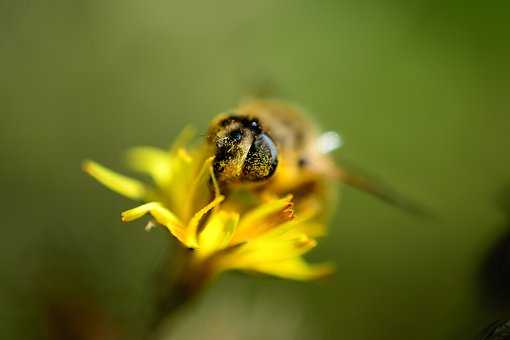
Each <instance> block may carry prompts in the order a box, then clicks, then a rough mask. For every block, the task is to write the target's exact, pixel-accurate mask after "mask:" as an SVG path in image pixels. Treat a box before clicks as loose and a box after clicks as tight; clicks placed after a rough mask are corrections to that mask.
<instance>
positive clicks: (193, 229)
mask: <svg viewBox="0 0 510 340" xmlns="http://www.w3.org/2000/svg"><path fill="white" fill-rule="evenodd" d="M224 199H225V197H224V196H221V195H220V196H218V197H216V198H215V199H214V200H213V201H212V202H210V203H209V204H207V205H206V206H205V207H203V208H202V209H200V210H199V211H198V212H197V213H196V214H195V215H193V217H192V218H191V220H190V222H189V223H188V226H187V227H186V237H185V240H186V242H185V243H184V244H185V245H186V246H188V247H189V248H197V247H198V241H197V230H198V224H199V223H200V220H201V219H202V218H203V217H204V215H205V214H207V213H208V212H209V211H210V210H211V209H213V208H214V207H216V206H218V205H219V204H220V203H221V202H222V201H223V200H224Z"/></svg>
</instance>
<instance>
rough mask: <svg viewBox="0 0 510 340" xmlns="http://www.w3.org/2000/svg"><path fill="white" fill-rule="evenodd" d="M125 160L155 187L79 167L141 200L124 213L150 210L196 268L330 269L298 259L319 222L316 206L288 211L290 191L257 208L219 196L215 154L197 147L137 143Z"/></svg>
mask: <svg viewBox="0 0 510 340" xmlns="http://www.w3.org/2000/svg"><path fill="white" fill-rule="evenodd" d="M128 160H129V163H130V165H131V167H132V168H133V169H134V170H137V171H141V172H144V173H147V174H149V175H150V176H151V177H152V179H153V181H154V186H150V185H147V184H144V183H142V182H140V181H138V180H135V179H132V178H128V177H125V176H123V175H120V174H118V173H115V172H113V171H111V170H109V169H107V168H105V167H103V166H101V165H99V164H97V163H95V162H92V161H86V162H85V163H84V165H83V168H84V170H85V172H87V173H88V174H89V175H91V176H92V177H94V178H95V179H96V180H98V181H99V182H101V183H102V184H103V185H105V186H106V187H108V188H110V189H111V190H113V191H116V192H117V193H119V194H121V195H124V196H126V197H129V198H131V199H134V200H138V201H142V202H146V203H144V204H142V205H140V206H138V207H135V208H133V209H130V210H127V211H125V212H123V213H122V215H121V216H122V220H123V221H124V222H129V221H133V220H136V219H139V218H141V217H142V216H144V215H146V214H149V215H151V216H152V217H153V219H154V220H155V221H156V222H157V223H159V224H161V225H163V226H165V227H167V228H168V230H169V231H170V233H171V234H172V235H173V236H175V238H176V239H177V240H178V241H179V242H180V243H181V244H182V245H183V246H185V247H187V248H190V249H192V252H191V254H192V261H191V262H192V263H193V265H194V266H195V268H206V269H204V271H207V272H208V273H209V274H210V275H214V274H217V273H220V272H222V271H225V270H230V269H237V270H244V271H254V272H260V273H265V274H270V275H274V276H279V277H284V278H291V279H296V280H308V279H314V278H318V277H322V276H324V275H326V274H328V273H330V272H331V270H332V269H331V267H330V266H329V265H327V264H321V265H310V264H308V263H307V262H306V261H305V260H304V259H303V257H302V255H303V254H305V253H306V252H308V251H309V250H311V249H312V248H313V247H315V245H316V241H315V238H316V237H319V236H322V235H323V234H324V226H323V225H322V224H318V223H316V222H314V221H313V217H314V211H313V210H314V209H309V210H308V211H303V212H301V215H299V214H298V216H294V211H293V206H292V196H291V195H288V196H286V197H283V198H279V199H271V200H269V201H267V202H263V203H260V204H258V205H256V206H255V207H251V206H243V204H242V203H240V202H232V201H228V200H225V196H223V195H221V194H220V190H219V187H218V184H217V183H216V179H215V177H214V173H213V170H212V160H213V158H212V157H207V152H206V150H205V149H204V148H203V147H195V148H192V149H186V148H184V147H183V146H182V143H178V144H176V145H175V146H174V147H172V148H171V149H170V150H169V151H167V150H161V149H157V148H152V147H140V148H135V149H133V150H131V151H130V152H129V154H128ZM224 201H225V202H224ZM151 225H152V224H149V226H151Z"/></svg>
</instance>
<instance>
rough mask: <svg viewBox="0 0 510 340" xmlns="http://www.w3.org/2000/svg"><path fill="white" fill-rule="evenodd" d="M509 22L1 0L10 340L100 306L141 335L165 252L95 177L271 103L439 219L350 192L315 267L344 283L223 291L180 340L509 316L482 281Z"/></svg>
mask: <svg viewBox="0 0 510 340" xmlns="http://www.w3.org/2000/svg"><path fill="white" fill-rule="evenodd" d="M509 21H510V10H509V6H508V2H503V1H501V2H499V3H498V2H494V1H437V0H434V1H426V0H413V1H403V0H384V1H375V0H362V1H356V0H343V1H332V0H331V1H327V0H318V1H302V0H294V1H290V0H288V1H279V0H277V1H266V0H258V1H250V2H246V1H201V2H199V1H188V2H174V1H133V0H123V1H119V0H116V1H98V0H92V1H64V0H50V1H31V0H19V1H2V2H0V76H1V83H0V87H1V91H0V187H1V190H2V193H3V194H2V198H1V201H0V202H1V205H0V206H1V216H2V236H1V238H0V249H1V252H2V253H1V255H2V256H1V271H0V294H1V295H0V299H1V300H0V301H1V303H0V332H1V334H0V337H1V338H2V339H28V338H34V339H39V338H43V339H44V338H47V337H48V336H47V335H45V334H46V333H47V331H46V329H47V328H48V323H49V321H48V315H50V317H49V318H50V319H51V318H53V319H56V320H57V321H55V320H54V321H52V322H54V323H56V324H59V323H64V322H67V321H66V320H64V319H65V318H66V316H62V315H66V314H68V316H67V317H69V315H75V316H76V318H78V319H79V321H78V323H79V324H80V323H81V324H83V325H87V321H84V320H85V319H86V317H85V316H84V315H81V313H82V311H83V308H85V309H89V310H92V311H93V312H90V313H89V314H91V315H96V314H104V315H106V316H104V319H105V320H110V321H111V322H114V323H115V324H116V325H117V326H116V327H117V328H118V329H117V330H116V332H117V333H118V334H122V336H121V338H123V339H131V338H133V339H135V338H137V337H138V336H139V335H140V334H141V332H142V330H143V327H144V323H145V321H146V320H147V319H148V317H149V315H150V310H151V296H152V287H153V276H154V273H155V272H156V271H157V270H158V268H160V266H161V263H162V259H163V258H164V256H165V250H164V249H165V248H166V247H167V243H168V240H167V235H166V233H164V232H163V231H160V230H156V231H153V232H150V233H147V232H145V231H144V230H143V223H142V222H140V223H134V224H129V225H124V224H122V223H121V222H120V218H119V212H120V211H122V210H124V209H126V208H131V207H133V203H132V202H130V201H129V200H127V199H124V198H121V197H119V196H116V195H115V194H113V193H111V192H109V191H107V190H106V189H104V188H102V187H100V186H99V185H98V184H96V183H95V182H94V181H93V180H91V179H90V178H88V177H87V176H86V175H84V174H83V173H82V171H81V170H80V164H81V161H82V160H83V159H85V158H93V159H95V160H98V161H100V162H102V163H104V164H106V165H108V166H111V167H113V168H115V169H118V170H123V169H124V168H123V158H122V157H123V153H124V151H125V150H126V149H127V148H129V147H131V146H135V145H140V144H142V145H155V146H161V147H164V146H166V145H169V143H170V141H171V140H172V138H174V137H175V135H176V134H177V132H178V131H179V130H180V129H181V128H182V127H183V126H185V125H188V124H190V123H191V124H193V125H195V126H197V127H198V128H199V131H205V129H206V127H207V123H208V121H209V119H210V118H211V117H213V116H214V115H215V114H216V113H218V112H221V111H223V110H225V109H228V108H231V107H233V106H234V105H236V103H237V102H238V101H239V99H240V98H242V97H243V96H245V95H249V94H251V93H252V92H253V91H255V90H254V89H256V88H260V87H261V86H262V87H270V88H272V89H273V91H274V93H276V94H277V95H278V96H279V97H281V98H284V99H287V100H290V101H292V102H296V103H299V104H300V105H302V106H304V107H306V108H307V109H308V110H309V111H310V112H312V113H313V117H314V118H315V119H316V120H317V121H318V122H319V123H320V125H321V126H322V127H323V128H325V129H328V130H336V131H339V132H340V133H341V134H342V136H343V137H344V139H345V146H344V147H343V148H342V150H341V152H340V153H341V156H342V157H345V158H346V159H350V160H352V161H355V162H356V163H357V164H358V165H359V166H361V167H362V168H364V169H367V170H368V171H369V172H370V173H374V174H377V175H378V176H379V177H381V178H384V180H385V181H386V182H388V183H391V184H392V185H393V186H394V187H395V188H396V189H398V191H400V192H403V193H406V194H407V195H410V196H411V197H414V198H416V199H418V200H419V201H420V202H423V203H424V204H425V205H426V206H427V207H429V208H430V209H431V210H432V211H433V212H434V213H435V214H436V216H437V217H436V218H434V219H427V218H418V217H415V216H411V215H409V214H406V213H403V212H402V211H399V210H398V209H395V208H393V207H391V206H388V205H385V204H383V203H381V202H380V201H377V200H375V199H373V198H371V197H369V196H367V195H365V194H363V193H360V192H357V191H355V190H353V189H350V188H345V189H344V190H343V195H342V200H341V204H340V205H339V207H338V209H337V213H336V216H335V218H334V220H333V221H332V223H331V232H330V235H329V236H328V237H326V238H325V239H323V240H321V242H320V245H319V247H318V249H317V250H316V251H314V253H313V254H312V258H313V259H317V260H318V259H321V260H322V259H331V260H333V261H335V262H336V265H337V268H338V272H337V274H336V276H335V277H334V278H332V279H330V280H328V281H326V282H317V283H296V282H290V281H283V280H277V279H270V278H263V277H251V276H246V275H241V274H238V273H228V274H226V275H223V276H222V277H221V279H220V280H219V281H218V282H217V283H216V284H215V285H213V286H212V287H211V289H210V290H209V291H208V292H207V293H206V294H205V295H204V296H203V298H202V300H201V301H200V302H199V303H197V304H196V305H194V306H191V307H190V308H188V309H187V310H186V311H184V312H183V313H182V315H181V316H180V318H181V320H180V322H178V324H179V326H177V329H176V330H175V332H174V336H173V337H172V339H261V338H264V339H350V340H351V339H352V340H354V339H366V340H372V339H467V338H471V336H473V335H474V334H476V333H477V332H478V331H479V330H480V329H481V328H482V327H484V326H485V325H486V324H488V323H489V322H490V321H492V320H495V319H496V318H499V317H501V316H502V314H504V312H502V310H504V308H503V309H502V308H490V307H487V303H485V301H484V299H485V295H487V294H489V295H490V294H491V292H490V291H489V292H484V291H483V289H482V286H483V285H482V284H481V283H483V281H481V280H480V273H481V266H482V263H483V262H484V261H485V260H484V258H485V257H486V255H487V253H488V252H489V250H490V249H491V247H493V245H494V244H495V242H496V240H498V239H499V238H500V237H501V235H504V234H505V233H506V232H508V229H509V224H507V223H506V222H507V220H506V212H505V210H504V209H503V207H502V204H501V201H504V199H502V198H501V197H505V196H504V192H505V191H506V190H509V189H508V188H509V185H510V172H509V164H510V163H509V162H510V152H509V146H510V141H509V131H510V116H509V115H510V112H509V109H508V104H509V103H508V101H509V100H508V98H509V94H510V93H509V89H510V86H509V85H510V84H509V75H510V74H509V70H510V67H509V66H510V65H509V62H508V60H509V58H510V44H509V40H508V36H509V33H510V29H509V26H508V22H509ZM261 84H262V85H261ZM503 204H507V205H508V206H509V208H510V204H508V202H506V203H503ZM484 294H485V295H484ZM62 301H64V302H62ZM69 301H78V302H76V303H70V306H66V307H62V306H63V305H66V303H67V302H69ZM501 302H502V303H503V302H504V301H501ZM83 305H85V306H87V307H83V308H82V307H79V306H83ZM48 306H50V307H48ZM51 306H56V307H51ZM55 310H57V311H55ZM60 310H64V312H58V311H60ZM94 311H101V312H97V313H96V312H94ZM52 315H53V316H52ZM55 315H56V316H55ZM509 316H510V315H509ZM60 318H63V319H62V321H59V320H60ZM98 318H99V317H98ZM110 321H107V322H106V321H105V322H106V323H108V322H110ZM50 323H51V322H50Z"/></svg>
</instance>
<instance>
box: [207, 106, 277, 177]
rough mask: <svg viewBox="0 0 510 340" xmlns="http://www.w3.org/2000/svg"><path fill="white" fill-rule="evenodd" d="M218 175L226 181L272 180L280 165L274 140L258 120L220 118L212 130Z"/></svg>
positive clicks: (211, 141) (211, 139)
mask: <svg viewBox="0 0 510 340" xmlns="http://www.w3.org/2000/svg"><path fill="white" fill-rule="evenodd" d="M208 141H209V143H210V144H211V145H212V146H213V147H214V155H215V158H214V163H213V166H214V172H215V175H216V176H217V178H218V179H219V180H220V181H223V182H258V181H262V180H265V179H268V178H269V177H271V176H272V175H273V173H274V171H275V170H276V166H277V164H278V158H277V149H276V145H275V144H274V142H273V140H272V139H271V137H270V136H269V135H268V134H267V133H266V132H265V131H264V130H263V129H262V127H261V126H260V122H259V121H258V120H257V119H255V118H250V117H246V116H238V115H229V116H222V117H220V118H219V119H218V120H217V121H216V123H214V124H213V125H212V126H211V128H210V129H209V137H208Z"/></svg>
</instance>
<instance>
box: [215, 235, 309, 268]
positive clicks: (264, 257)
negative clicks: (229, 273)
mask: <svg viewBox="0 0 510 340" xmlns="http://www.w3.org/2000/svg"><path fill="white" fill-rule="evenodd" d="M316 245H317V242H316V241H315V240H313V239H310V238H308V237H306V235H304V234H303V235H301V236H300V237H297V238H294V239H284V240H281V239H271V238H270V239H260V240H256V241H252V242H247V243H246V244H244V245H242V246H240V247H239V248H238V249H236V250H235V251H233V252H231V253H229V254H228V255H225V256H224V258H223V259H221V260H220V261H221V262H222V265H223V266H226V267H230V268H238V269H243V268H245V269H248V268H251V267H252V266H254V265H256V264H260V263H269V262H280V261H284V260H287V259H290V258H293V257H297V256H300V255H302V254H304V253H306V252H308V251H309V250H310V249H312V248H313V247H315V246H316Z"/></svg>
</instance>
